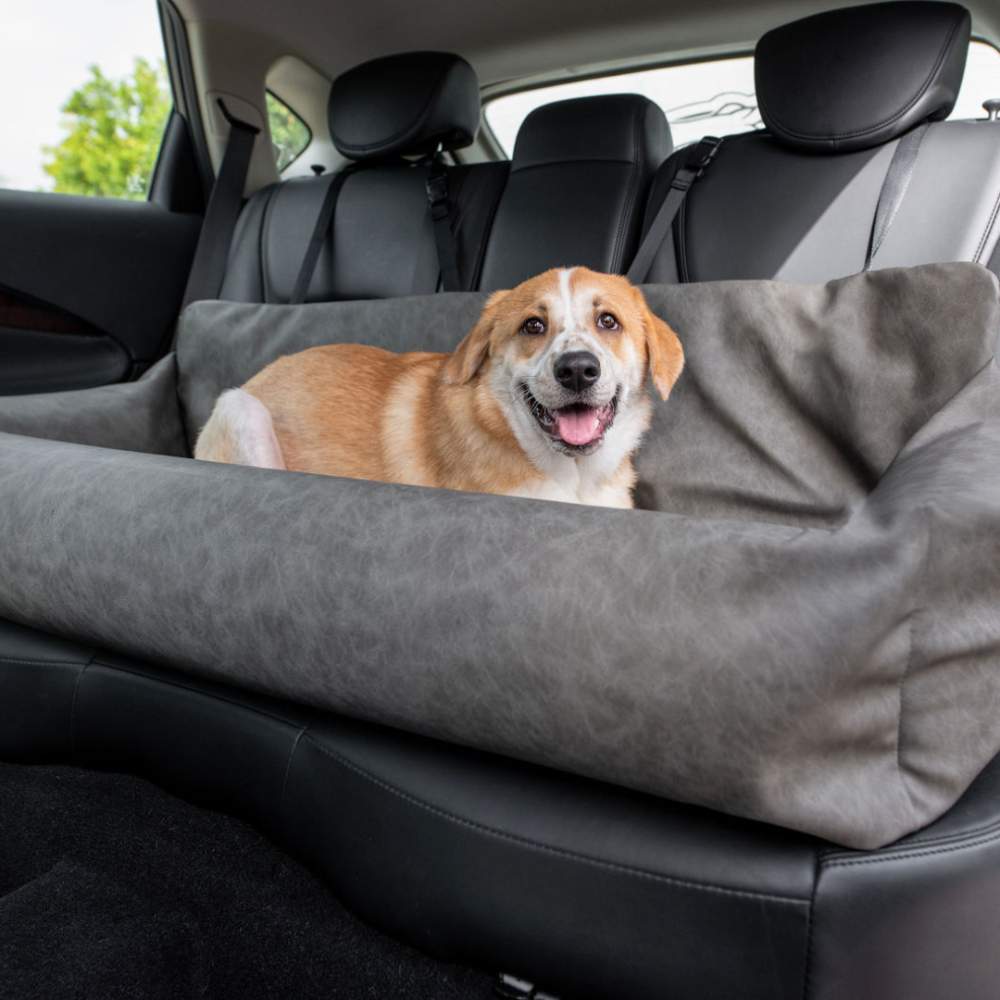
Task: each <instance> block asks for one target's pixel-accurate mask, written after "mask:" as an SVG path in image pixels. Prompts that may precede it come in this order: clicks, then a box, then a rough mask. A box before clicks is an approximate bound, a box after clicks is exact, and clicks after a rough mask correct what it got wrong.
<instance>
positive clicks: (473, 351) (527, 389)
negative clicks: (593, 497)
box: [444, 267, 684, 457]
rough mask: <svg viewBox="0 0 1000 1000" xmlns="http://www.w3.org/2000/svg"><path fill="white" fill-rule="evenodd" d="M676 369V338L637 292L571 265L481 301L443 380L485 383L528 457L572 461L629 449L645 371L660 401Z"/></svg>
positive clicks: (639, 426)
mask: <svg viewBox="0 0 1000 1000" xmlns="http://www.w3.org/2000/svg"><path fill="white" fill-rule="evenodd" d="M683 366H684V352H683V350H682V349H681V344H680V341H679V340H678V339H677V335H676V334H675V333H674V331H673V330H671V329H670V327H669V326H667V324H666V323H664V322H663V320H661V319H659V318H658V317H656V316H654V315H653V314H652V312H650V310H649V307H648V306H647V305H646V300H645V299H644V298H643V296H642V293H641V292H640V291H639V290H638V289H637V288H635V287H634V286H633V285H631V284H630V283H629V282H628V281H627V280H626V279H625V278H622V277H618V276H616V275H609V274H598V273H596V272H594V271H590V270H587V269H586V268H582V267H575V268H569V269H559V270H552V271H546V272H545V273H544V274H540V275H538V276H537V277H535V278H531V279H530V280H529V281H526V282H524V283H523V284H521V285H518V286H517V287H516V288H514V289H512V290H510V291H503V292H496V293H494V294H493V295H492V296H490V298H489V300H488V301H487V303H486V307H485V308H484V310H483V314H482V316H481V317H480V320H479V322H478V323H477V324H476V326H475V328H474V329H473V330H472V331H471V332H470V333H469V335H468V336H467V337H466V338H465V339H464V340H463V341H462V342H461V343H460V344H459V345H458V347H457V348H456V350H455V352H454V353H453V354H452V355H451V357H450V358H449V359H448V361H447V363H446V365H445V369H444V375H445V378H446V379H447V380H448V381H449V382H452V383H455V384H464V383H468V382H471V381H473V380H474V379H479V380H482V381H484V382H485V383H486V384H488V385H489V386H490V388H491V389H492V391H493V393H494V395H495V396H496V398H497V400H498V402H499V403H500V406H501V408H502V409H503V411H504V414H505V416H506V417H507V420H508V423H509V424H510V425H511V428H512V430H513V431H514V433H515V435H516V436H517V438H518V440H519V441H520V442H521V445H522V447H524V448H525V450H526V451H528V453H529V454H531V455H533V456H538V454H539V451H540V448H541V446H544V447H546V448H547V449H554V450H555V451H556V452H559V453H562V454H564V455H569V456H573V457H579V456H583V455H589V454H592V453H594V452H595V451H597V450H598V449H602V448H603V447H604V446H605V445H606V444H607V445H611V444H614V445H616V447H614V448H613V449H611V450H613V451H615V452H620V453H621V454H622V455H624V454H627V453H628V452H629V451H631V450H632V448H634V447H635V445H636V444H637V443H638V439H639V435H640V434H641V433H642V431H643V430H644V429H645V427H646V424H647V423H648V419H649V402H648V398H647V396H646V393H645V384H646V377H647V373H648V374H649V376H650V377H651V379H652V382H653V385H654V386H655V387H656V390H657V392H658V393H659V394H660V396H662V398H663V399H666V398H667V396H668V395H669V394H670V390H671V389H672V388H673V385H674V382H676V381H677V377H678V376H679V375H680V373H681V369H682V368H683ZM550 453H551V452H550Z"/></svg>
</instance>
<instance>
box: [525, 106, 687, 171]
mask: <svg viewBox="0 0 1000 1000" xmlns="http://www.w3.org/2000/svg"><path fill="white" fill-rule="evenodd" d="M672 149H673V143H672V142H671V139H670V126H669V125H668V124H667V119H666V116H665V115H664V114H663V111H662V110H661V109H660V107H659V105H657V104H654V103H653V102H652V101H650V100H647V99H646V98H645V97H640V96H639V95H638V94H611V95H609V96H607V97H580V98H576V99H574V100H569V101H557V102H556V103H555V104H544V105H542V107H540V108H535V110H534V111H532V112H531V114H530V115H528V117H527V118H525V119H524V123H523V124H522V125H521V128H520V131H518V133H517V141H516V142H515V143H514V156H513V158H512V162H511V169H512V170H522V169H524V168H525V167H537V166H540V165H541V164H548V163H566V162H570V161H573V160H613V161H627V162H630V163H631V162H638V163H639V164H640V165H642V166H643V167H646V168H647V169H649V170H655V169H656V168H657V167H658V166H659V165H660V164H661V163H662V162H663V161H664V160H665V159H666V158H667V157H668V156H669V155H670V151H671V150H672Z"/></svg>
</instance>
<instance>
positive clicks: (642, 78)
mask: <svg viewBox="0 0 1000 1000" xmlns="http://www.w3.org/2000/svg"><path fill="white" fill-rule="evenodd" d="M621 93H631V94H642V95H643V96H644V97H648V98H649V99H650V100H651V101H655V102H656V103H657V104H659V105H660V107H661V108H663V111H664V114H666V116H667V120H668V121H669V122H670V129H671V131H672V132H673V137H674V145H675V146H684V145H687V144H688V143H690V142H697V141H698V140H699V139H700V138H702V136H706V135H718V136H724V135H732V134H733V133H736V132H748V131H751V130H752V129H758V128H762V127H763V125H762V123H761V120H760V115H759V114H758V112H757V99H756V96H755V94H754V80H753V56H733V57H730V58H726V59H712V60H705V61H702V62H694V63H683V64H679V65H674V66H661V67H658V68H656V69H647V70H639V71H637V72H632V73H618V74H616V75H614V76H601V77H593V78H591V79H588V80H574V81H573V82H572V83H560V84H556V85H555V86H551V87H537V88H535V89H533V90H524V91H521V92H519V93H516V94H505V95H503V96H501V97H496V98H494V99H493V100H491V101H489V102H488V103H487V105H486V112H485V113H486V123H487V125H488V127H489V129H490V130H491V131H492V133H493V135H494V136H495V137H496V140H497V142H499V144H500V146H501V148H502V149H503V151H504V153H505V154H506V155H507V156H510V155H511V153H512V152H513V150H514V139H515V138H516V137H517V131H518V129H519V128H520V127H521V123H522V122H523V121H524V119H525V118H527V116H528V115H529V114H530V113H531V112H532V111H533V110H534V109H535V108H537V107H541V105H543V104H549V103H551V102H552V101H563V100H567V99H569V98H573V97H592V96H595V95H598V94H621ZM990 97H1000V52H998V51H997V50H996V49H995V48H994V47H993V46H992V45H989V44H987V43H986V42H978V41H974V42H973V43H972V44H971V45H970V46H969V60H968V63H967V66H966V71H965V79H964V81H963V83H962V90H961V92H960V94H959V96H958V103H957V104H956V105H955V110H954V111H953V112H952V114H951V117H952V118H981V117H983V109H982V103H983V101H984V100H986V99H987V98H990Z"/></svg>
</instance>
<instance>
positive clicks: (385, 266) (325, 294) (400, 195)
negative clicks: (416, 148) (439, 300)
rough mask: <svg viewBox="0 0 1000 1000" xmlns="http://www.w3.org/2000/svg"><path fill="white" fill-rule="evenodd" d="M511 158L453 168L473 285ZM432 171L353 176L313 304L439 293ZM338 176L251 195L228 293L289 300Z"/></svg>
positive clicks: (467, 276) (402, 167)
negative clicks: (322, 207)
mask: <svg viewBox="0 0 1000 1000" xmlns="http://www.w3.org/2000/svg"><path fill="white" fill-rule="evenodd" d="M506 178H507V164H493V163H490V164H476V165H474V166H468V167H452V168H449V170H448V184H449V196H450V198H451V201H452V206H453V216H452V227H453V232H454V237H455V246H456V251H457V256H458V263H459V274H460V277H461V279H462V282H463V285H465V286H466V287H474V286H475V284H476V282H477V280H478V275H479V271H480V269H481V266H482V257H483V253H484V249H485V243H486V238H487V235H488V233H489V228H490V225H491V223H492V219H493V213H494V212H495V210H496V204H497V202H498V200H499V197H500V193H501V192H502V191H503V187H504V184H505V182H506ZM426 179H427V168H426V167H425V166H423V165H421V164H407V163H402V162H401V163H391V164H379V165H375V166H370V167H366V168H365V169H361V170H358V171H356V172H354V173H352V174H351V176H350V177H348V178H347V180H346V181H345V182H344V185H343V187H342V189H341V192H340V196H339V197H338V199H337V206H336V214H335V216H334V220H333V225H332V226H331V228H330V231H329V232H328V233H327V235H326V239H325V241H324V245H323V248H322V250H321V251H320V255H319V258H318V260H317V263H316V268H315V270H314V272H313V277H312V281H311V283H310V286H309V292H308V295H307V301H310V302H320V301H325V302H329V301H336V300H343V299H376V298H391V297H400V296H406V295H417V294H431V293H433V292H434V291H436V289H437V287H438V271H439V267H438V259H437V250H436V247H435V244H434V232H433V227H432V223H431V217H430V211H429V209H428V205H427V194H426V192H425V190H424V185H425V183H426ZM332 180H333V177H332V176H331V177H321V178H312V177H310V178H301V179H298V178H297V179H294V180H290V181H285V182H283V183H281V184H277V185H273V186H272V187H270V188H267V189H265V190H264V191H262V192H258V193H257V194H256V195H254V196H253V198H251V199H250V201H249V202H248V204H247V206H246V208H245V209H244V212H243V214H242V215H241V217H240V220H239V223H238V225H237V228H236V232H235V234H234V238H233V245H232V249H231V251H230V258H229V266H228V268H227V272H226V280H225V282H224V283H223V286H222V292H221V296H220V297H221V298H223V299H228V300H232V301H237V302H268V303H270V302H275V303H284V302H287V301H288V299H289V297H290V295H291V292H292V289H293V288H294V286H295V279H296V276H297V275H298V272H299V267H300V265H301V263H302V259H303V257H304V255H305V251H306V245H307V244H308V242H309V236H310V233H311V232H312V227H313V224H314V222H315V220H316V216H317V215H318V214H319V211H320V205H321V203H322V201H323V195H324V194H325V192H326V189H327V186H328V185H329V184H330V183H332Z"/></svg>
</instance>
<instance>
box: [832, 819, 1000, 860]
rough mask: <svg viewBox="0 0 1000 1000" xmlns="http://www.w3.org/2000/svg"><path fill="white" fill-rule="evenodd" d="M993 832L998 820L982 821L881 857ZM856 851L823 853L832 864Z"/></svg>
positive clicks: (959, 843) (959, 842)
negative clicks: (980, 823) (960, 830)
mask: <svg viewBox="0 0 1000 1000" xmlns="http://www.w3.org/2000/svg"><path fill="white" fill-rule="evenodd" d="M993 833H997V834H1000V820H994V821H993V822H992V823H984V824H983V825H982V826H975V827H972V828H971V829H969V830H963V831H962V832H961V833H949V834H947V835H946V836H943V837H931V838H928V839H927V840H922V841H920V842H919V843H917V844H914V845H913V846H912V847H909V848H898V849H897V850H896V851H895V852H893V851H892V850H891V849H889V850H884V851H883V859H884V860H887V861H891V860H892V859H893V858H896V857H899V856H900V855H902V854H904V853H905V852H906V851H907V850H923V849H925V848H929V847H939V846H947V845H949V844H955V845H956V846H957V847H962V846H963V845H964V844H965V842H966V841H967V840H969V838H975V837H982V836H986V835H988V834H993ZM857 853H858V852H857V851H842V850H834V851H827V852H826V853H825V854H824V859H825V860H826V861H828V862H829V864H830V865H833V864H837V863H839V861H840V859H845V860H856V855H857Z"/></svg>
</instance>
